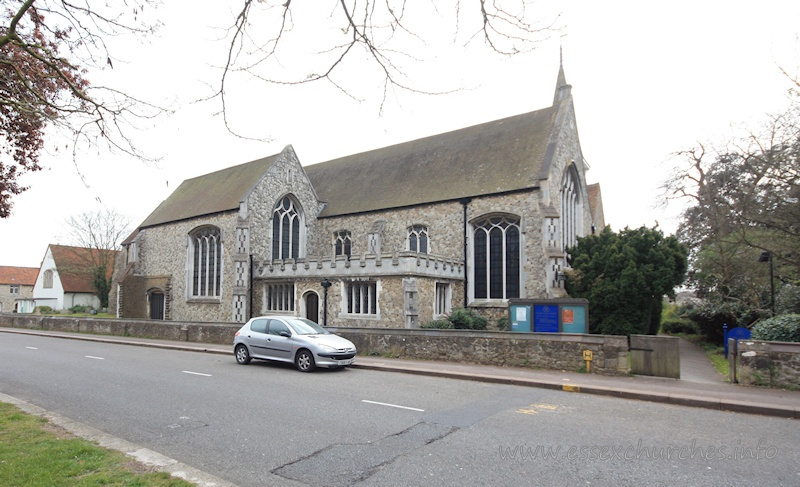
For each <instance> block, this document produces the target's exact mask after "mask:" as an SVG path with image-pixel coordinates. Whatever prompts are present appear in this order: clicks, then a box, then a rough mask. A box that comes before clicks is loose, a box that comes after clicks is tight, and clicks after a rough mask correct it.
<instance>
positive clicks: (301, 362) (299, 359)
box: [294, 349, 317, 372]
mask: <svg viewBox="0 0 800 487" xmlns="http://www.w3.org/2000/svg"><path fill="white" fill-rule="evenodd" d="M294 365H295V366H296V367H297V370H299V371H300V372H311V371H312V370H314V369H316V368H317V365H316V364H315V363H314V354H313V353H311V352H309V351H308V350H305V349H303V350H300V351H299V352H297V355H295V357H294Z"/></svg>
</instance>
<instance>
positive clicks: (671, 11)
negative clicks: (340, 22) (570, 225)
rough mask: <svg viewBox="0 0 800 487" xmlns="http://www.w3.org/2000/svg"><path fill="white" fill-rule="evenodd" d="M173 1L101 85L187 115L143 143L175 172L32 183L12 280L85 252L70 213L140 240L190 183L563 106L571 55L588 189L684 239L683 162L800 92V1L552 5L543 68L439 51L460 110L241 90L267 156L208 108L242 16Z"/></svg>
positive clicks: (534, 58)
mask: <svg viewBox="0 0 800 487" xmlns="http://www.w3.org/2000/svg"><path fill="white" fill-rule="evenodd" d="M166 3H167V5H165V6H163V7H162V10H161V12H160V13H159V15H160V16H162V18H163V21H164V24H165V25H164V28H163V29H162V31H161V35H160V36H159V38H156V39H152V42H151V44H150V45H141V44H135V45H132V46H131V47H130V48H129V50H127V51H126V52H124V53H120V52H119V51H116V52H115V54H118V56H117V57H118V58H119V59H120V61H118V62H115V64H114V69H113V70H111V69H110V70H107V72H104V73H102V75H100V79H102V80H103V82H104V83H105V84H108V85H115V86H122V87H125V88H129V89H130V90H131V91H133V92H135V93H136V94H137V95H141V96H146V97H148V99H149V100H153V101H157V102H162V101H163V102H166V101H169V102H170V103H173V104H174V106H175V107H176V108H177V111H176V113H175V115H173V116H172V117H169V118H165V119H162V120H159V121H157V123H156V124H154V125H153V126H152V127H150V128H149V130H146V131H143V132H140V133H135V134H134V136H135V138H136V140H137V142H138V143H139V145H140V146H142V147H143V148H144V149H145V150H147V151H149V152H150V153H151V154H153V155H156V156H160V157H161V160H160V162H158V163H155V164H143V163H141V162H138V161H135V160H131V159H129V158H124V157H120V156H114V155H109V154H107V153H104V152H97V151H94V152H91V153H87V154H84V155H82V157H81V161H80V162H79V165H78V167H77V168H76V167H75V165H73V163H72V160H71V158H69V157H68V156H55V155H53V154H51V153H49V154H45V155H44V156H43V157H42V162H43V163H44V164H45V165H46V166H47V167H48V169H46V170H44V171H41V172H37V173H33V174H29V175H27V176H26V177H25V178H24V179H23V183H24V184H26V185H29V186H30V187H31V188H30V189H29V190H28V191H27V192H25V193H23V194H22V195H21V196H18V197H15V198H14V210H13V214H12V216H11V217H10V218H8V219H5V220H0V235H2V236H3V238H1V239H0V265H11V266H26V267H38V266H39V265H40V263H41V260H42V258H43V256H44V253H45V250H46V248H47V245H48V244H51V243H60V244H69V243H70V242H68V241H66V240H65V239H64V237H63V236H64V235H66V234H67V232H66V231H65V225H64V222H65V220H66V218H68V217H69V216H70V215H76V214H79V213H82V212H86V211H90V212H92V211H97V210H100V209H102V208H106V207H108V208H112V209H114V210H116V211H117V212H119V213H122V214H124V215H127V216H128V217H129V219H130V221H131V226H132V228H133V227H135V226H137V225H138V224H139V223H141V222H142V221H143V220H144V219H145V218H146V217H147V215H148V214H149V213H150V212H151V211H152V210H153V209H155V207H156V206H157V205H158V204H159V203H160V202H161V201H163V200H164V199H165V198H166V197H167V196H169V194H170V193H171V192H172V191H173V190H174V189H175V188H177V187H178V185H179V184H180V183H181V181H183V180H184V179H188V178H192V177H195V176H199V175H202V174H206V173H209V172H212V171H216V170H219V169H223V168H225V167H229V166H232V165H236V164H240V163H244V162H248V161H251V160H254V159H257V158H261V157H264V156H268V155H271V154H275V153H277V152H279V151H281V150H282V149H283V147H285V146H286V145H289V144H291V145H292V146H293V147H294V149H295V150H296V152H297V154H298V156H299V157H300V160H301V163H302V164H303V165H309V164H314V163H317V162H323V161H326V160H329V159H332V158H335V157H340V156H344V155H347V154H351V153H356V152H361V151H365V150H369V149H374V148H378V147H383V146H386V145H390V144H394V143H398V142H403V141H407V140H413V139H416V138H419V137H425V136H428V135H434V134H437V133H442V132H446V131H450V130H454V129H458V128H462V127H466V126H469V125H474V124H478V123H482V122H487V121H491V120H495V119H498V118H502V117H506V116H511V115H515V114H519V113H525V112H529V111H533V110H537V109H540V108H544V107H547V106H549V105H550V104H551V103H552V99H553V90H554V88H555V82H556V75H557V72H558V66H559V47H560V46H563V63H564V69H565V72H566V77H567V81H568V82H569V83H570V84H571V85H572V94H573V98H574V102H575V109H576V113H577V121H578V131H579V135H580V140H581V145H582V148H583V153H584V156H585V157H586V159H587V161H588V162H589V165H590V167H591V169H590V171H589V172H588V182H589V183H595V182H598V183H600V186H601V191H602V196H603V205H604V208H605V219H606V223H607V224H609V225H611V227H612V229H614V230H617V231H618V230H621V229H623V228H625V227H626V226H627V227H631V228H636V227H639V226H642V225H646V226H648V227H652V226H653V225H655V223H656V221H657V222H658V223H659V225H660V228H662V229H663V230H664V231H665V232H666V233H672V232H674V229H675V226H676V223H677V222H676V219H675V215H676V214H677V211H678V209H677V208H675V207H672V208H668V209H667V210H663V209H659V208H656V207H655V204H656V202H657V196H658V194H659V190H658V187H659V185H660V184H661V183H662V182H663V181H664V180H665V178H666V174H667V172H668V170H669V169H670V168H671V167H672V164H673V163H674V161H671V155H672V154H673V153H674V152H676V151H680V150H684V149H688V148H691V147H692V146H694V145H695V144H696V143H697V142H698V141H703V142H704V141H708V140H725V139H726V138H729V137H730V136H731V134H732V133H733V130H734V129H733V128H732V127H737V126H740V125H742V124H745V125H755V124H757V123H759V122H760V121H763V120H764V116H765V114H767V113H773V112H778V111H781V110H783V109H784V108H786V107H787V106H788V101H787V96H786V92H787V89H788V88H789V86H790V85H789V83H788V81H787V80H786V78H785V77H784V76H783V75H782V74H781V73H780V70H779V67H783V68H784V69H786V70H788V71H789V72H791V73H793V74H797V73H800V70H799V69H798V65H800V39H798V32H800V27H799V26H800V2H798V1H780V2H779V1H770V0H767V1H760V2H751V1H747V2H745V1H674V2H669V3H661V4H658V5H657V4H656V3H654V2H635V1H629V2H621V1H613V0H609V1H605V2H598V1H595V0H576V1H570V2H556V1H555V0H552V1H550V0H548V1H547V2H540V5H541V8H542V9H543V10H542V12H543V13H542V16H543V17H544V16H549V15H551V13H552V12H554V11H555V9H560V11H561V17H560V20H559V24H560V25H562V26H563V27H564V28H563V35H559V34H553V36H552V37H551V38H550V39H549V40H545V41H543V42H542V43H541V44H540V45H539V47H538V48H537V49H536V50H535V51H533V52H531V53H527V54H521V55H517V56H515V57H512V58H504V57H501V56H498V55H493V54H491V53H490V52H489V51H488V50H487V49H486V47H485V46H482V45H481V44H480V43H477V44H473V45H472V46H471V47H468V48H465V47H461V46H460V45H456V46H451V47H449V48H448V47H446V46H445V47H440V46H439V45H438V44H435V45H432V46H430V47H429V48H426V49H425V50H424V56H421V57H426V59H427V62H423V63H422V64H419V65H412V66H409V67H408V72H409V73H412V75H413V76H412V81H413V82H414V83H415V86H417V87H419V88H421V89H432V90H436V89H439V90H446V89H452V88H462V89H460V90H458V91H455V92H453V93H450V94H442V95H436V96H425V95H419V94H411V93H398V94H390V96H389V97H388V98H387V99H386V100H385V103H384V105H383V110H381V109H380V106H381V102H382V101H383V99H382V96H381V95H382V91H381V90H380V87H379V86H377V85H374V86H373V85H370V84H369V83H365V82H363V81H364V80H371V79H372V78H370V77H369V74H368V73H372V72H373V71H371V70H372V69H374V68H370V67H359V66H348V68H349V70H347V71H344V72H342V73H341V74H340V76H341V77H340V78H339V80H340V81H341V82H344V83H347V84H348V86H350V87H353V89H354V90H355V91H356V92H355V93H354V94H355V95H356V98H358V100H354V99H353V98H350V97H348V96H345V95H343V94H342V93H341V92H340V91H338V90H337V89H335V88H334V87H332V86H331V85H330V84H326V83H325V82H320V83H318V84H310V85H305V86H302V87H289V88H287V87H277V86H275V85H267V84H263V83H256V82H254V83H249V84H244V83H242V84H239V85H236V89H235V91H234V92H233V93H231V103H232V106H231V108H232V110H231V116H232V119H231V120H232V123H233V124H234V126H235V127H236V128H237V130H239V131H240V132H241V133H243V134H244V135H248V136H255V137H261V138H270V139H271V141H269V142H253V141H245V140H242V139H238V138H236V137H234V136H232V135H230V134H229V133H228V132H227V131H226V129H225V128H224V126H223V124H222V120H221V119H220V117H218V116H214V115H213V113H214V112H215V111H217V110H218V106H216V105H213V104H207V103H205V104H204V103H199V104H198V103H192V102H193V101H194V100H196V99H197V98H199V97H201V96H203V95H204V94H206V93H207V90H208V84H213V83H214V82H216V81H217V79H218V72H216V71H215V70H214V69H213V68H212V67H211V65H215V64H220V63H222V61H223V59H224V58H223V57H222V56H224V49H225V47H226V46H225V45H224V44H223V43H220V42H218V41H215V40H214V39H215V38H216V37H217V36H218V35H219V32H216V31H214V30H212V29H211V28H210V27H212V26H214V25H216V26H224V25H225V24H226V20H227V19H230V18H231V17H230V14H229V11H230V10H231V8H232V6H233V7H235V6H238V4H239V3H240V2H239V1H233V0H228V1H219V2H213V6H206V8H204V9H203V10H202V11H198V10H195V11H187V10H181V7H182V6H183V5H185V2H166ZM462 8H465V6H462ZM283 62H284V63H285V64H286V65H287V66H288V65H291V64H292V63H291V62H290V61H287V60H286V59H283ZM359 81H361V83H359ZM50 142H51V144H52V143H55V142H54V141H52V140H51V141H50ZM78 169H79V170H80V173H81V175H82V177H81V176H79V175H78ZM354 195H357V188H354Z"/></svg>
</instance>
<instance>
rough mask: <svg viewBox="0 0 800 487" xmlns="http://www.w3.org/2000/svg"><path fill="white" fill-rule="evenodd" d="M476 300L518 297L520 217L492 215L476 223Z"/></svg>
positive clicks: (474, 266) (474, 232)
mask: <svg viewBox="0 0 800 487" xmlns="http://www.w3.org/2000/svg"><path fill="white" fill-rule="evenodd" d="M472 237H473V238H472V241H473V245H474V255H473V258H474V261H473V272H474V279H473V283H472V285H473V291H474V296H475V299H510V298H518V297H519V290H520V260H521V259H520V231H519V218H516V217H513V216H492V217H489V218H485V219H483V220H479V221H476V222H475V223H474V224H473V235H472Z"/></svg>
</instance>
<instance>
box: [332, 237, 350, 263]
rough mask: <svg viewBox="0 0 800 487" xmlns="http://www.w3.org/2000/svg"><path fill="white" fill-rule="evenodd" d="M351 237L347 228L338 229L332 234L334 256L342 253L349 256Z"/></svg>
mask: <svg viewBox="0 0 800 487" xmlns="http://www.w3.org/2000/svg"><path fill="white" fill-rule="evenodd" d="M352 246H353V239H352V236H351V235H350V231H349V230H339V231H338V232H334V234H333V254H334V255H335V256H339V255H344V256H346V257H348V258H349V257H350V252H351V251H352Z"/></svg>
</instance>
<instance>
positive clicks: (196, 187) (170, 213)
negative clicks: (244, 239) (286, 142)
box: [140, 154, 278, 228]
mask: <svg viewBox="0 0 800 487" xmlns="http://www.w3.org/2000/svg"><path fill="white" fill-rule="evenodd" d="M277 157H278V154H275V155H271V156H269V157H264V158H262V159H258V160H255V161H251V162H247V163H244V164H239V165H238V166H233V167H229V168H226V169H222V170H219V171H216V172H212V173H209V174H205V175H203V176H198V177H196V178H192V179H187V180H186V181H184V182H183V183H181V185H180V186H178V189H176V190H175V191H174V192H173V193H172V194H171V195H169V197H168V198H167V199H165V200H164V201H163V202H161V204H160V205H159V206H158V207H157V208H156V209H155V210H154V211H153V212H152V213H150V216H148V217H147V218H146V219H145V221H144V222H143V223H142V224H141V225H140V228H145V227H151V226H154V225H159V224H162V223H168V222H174V221H180V220H185V219H187V218H194V217H197V216H202V215H210V214H214V213H221V212H225V211H233V210H238V209H239V203H240V202H241V201H242V198H243V197H244V195H245V194H246V193H247V191H248V190H249V189H250V188H251V187H252V186H253V185H254V184H255V183H256V182H258V180H259V179H260V178H261V176H263V175H264V174H265V173H266V172H267V169H269V167H270V166H271V165H272V163H273V162H274V161H275V159H276V158H277Z"/></svg>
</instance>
